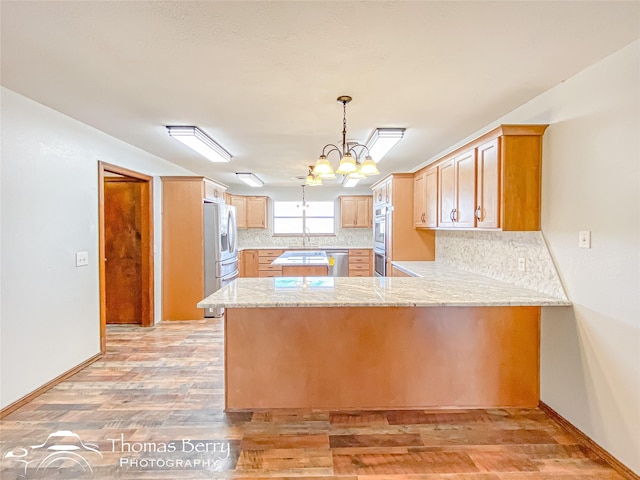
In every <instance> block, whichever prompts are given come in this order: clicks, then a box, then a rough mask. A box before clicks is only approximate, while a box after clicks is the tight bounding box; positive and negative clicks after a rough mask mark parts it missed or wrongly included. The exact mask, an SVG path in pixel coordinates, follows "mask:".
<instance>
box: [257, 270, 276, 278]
mask: <svg viewBox="0 0 640 480" xmlns="http://www.w3.org/2000/svg"><path fill="white" fill-rule="evenodd" d="M281 276H282V272H281V271H278V272H262V271H260V272H258V277H281Z"/></svg>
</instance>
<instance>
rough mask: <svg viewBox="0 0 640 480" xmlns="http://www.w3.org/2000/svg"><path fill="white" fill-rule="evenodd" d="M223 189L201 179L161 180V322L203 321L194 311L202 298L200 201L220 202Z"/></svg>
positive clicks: (202, 248)
mask: <svg viewBox="0 0 640 480" xmlns="http://www.w3.org/2000/svg"><path fill="white" fill-rule="evenodd" d="M224 188H226V187H224V186H223V185H221V184H218V183H216V182H212V181H210V180H208V179H205V178H204V177H162V319H163V320H198V319H202V318H204V310H203V309H201V308H197V307H196V304H197V303H198V302H199V301H200V300H202V297H203V296H204V218H203V200H204V199H207V200H215V201H223V199H224V190H223V189H224ZM215 191H217V192H218V193H217V195H216V194H215Z"/></svg>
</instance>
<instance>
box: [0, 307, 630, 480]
mask: <svg viewBox="0 0 640 480" xmlns="http://www.w3.org/2000/svg"><path fill="white" fill-rule="evenodd" d="M222 326H223V324H222V321H221V320H214V319H212V320H206V321H195V322H164V323H162V324H160V325H158V326H156V327H152V328H137V327H127V326H111V327H109V328H108V332H107V336H108V340H107V345H108V352H107V354H106V355H105V356H104V357H103V358H102V359H100V360H99V361H97V362H95V363H94V364H92V365H90V366H89V367H87V368H86V369H84V370H82V371H81V372H79V373H78V374H76V375H74V376H73V377H71V378H70V379H68V380H66V381H64V382H62V383H61V384H59V385H57V386H56V387H54V388H53V389H52V390H50V391H48V392H46V393H45V394H43V395H41V396H40V397H38V398H36V399H35V400H34V401H32V402H31V403H29V404H27V405H25V406H24V407H22V408H20V409H19V410H16V411H15V412H14V413H12V414H10V415H8V416H7V417H6V418H5V419H4V420H3V421H2V422H1V424H0V426H1V431H0V433H1V437H0V449H1V452H2V457H3V458H2V470H1V471H0V478H2V480H8V479H14V478H20V475H23V476H25V463H24V462H21V461H20V460H24V459H25V458H26V460H24V461H30V462H32V463H30V464H28V465H27V468H26V476H25V478H65V479H67V478H97V479H112V478H113V479H115V478H127V479H156V478H157V479H190V478H208V479H222V478H245V479H254V480H255V479H267V478H269V479H281V480H282V479H292V478H301V477H303V478H305V479H307V480H309V479H336V480H338V479H339V480H356V479H358V480H401V479H402V480H433V479H448V480H560V479H562V480H571V479H576V480H577V479H580V480H614V479H616V480H619V479H622V478H623V477H621V476H619V475H618V474H617V473H615V472H614V470H612V469H611V468H610V466H609V465H607V463H606V462H605V461H603V460H602V459H600V458H599V457H598V456H597V455H596V454H595V453H594V452H592V451H591V450H589V449H588V448H587V447H585V446H582V445H580V444H579V443H578V440H577V439H576V438H574V437H572V436H571V435H570V434H569V433H568V432H567V431H565V430H563V428H561V427H560V426H559V425H557V424H556V423H554V422H553V421H552V420H551V419H550V418H549V417H548V416H546V414H545V413H544V412H542V411H541V410H538V409H534V410H504V409H495V410H461V411H460V410H458V411H422V410H421V411H379V412H321V411H318V412H314V411H312V412H308V411H305V412H298V411H296V412H286V411H271V412H253V413H250V412H249V413H239V414H225V413H224V412H223V410H222V407H223V399H224V379H223V360H224V356H223V335H222ZM69 348H72V346H69ZM273 388H278V386H277V385H274V386H273ZM434 388H437V386H434ZM56 432H62V433H60V434H58V435H59V436H58V437H55V436H54V437H52V438H49V439H48V440H47V437H49V435H51V434H53V433H56ZM72 434H73V435H72ZM74 435H77V437H75V436H74ZM62 437H66V438H64V439H63V438H62ZM42 444H45V445H44V446H43V447H39V448H33V447H34V446H36V447H37V446H39V445H42ZM53 444H56V445H75V447H72V448H77V449H76V450H74V451H73V452H71V453H69V455H68V456H69V457H70V458H69V459H67V460H63V459H62V458H59V459H58V460H57V461H56V462H53V461H52V458H53V459H54V460H55V458H56V457H51V455H50V453H51V452H53V453H54V454H55V455H58V456H60V450H47V448H48V447H49V446H51V445H53ZM91 444H92V445H93V446H92V445H91ZM65 448H66V449H67V450H64V449H63V450H62V451H67V452H68V449H69V447H65ZM45 450H47V452H49V456H47V454H45V453H44V451H45ZM9 452H11V454H10V455H7V454H8V453H9ZM11 455H13V458H7V457H8V456H9V457H11ZM74 455H79V456H80V457H81V458H82V459H83V460H86V463H83V464H82V466H84V468H85V470H84V473H82V471H81V469H82V466H81V465H80V463H81V462H80V461H77V462H73V459H74V458H76V459H77V457H74ZM44 458H48V459H49V460H45V462H44V463H40V462H42V460H43V459H44ZM47 462H51V465H49V468H46V469H45V468H44V466H46V465H47ZM38 465H42V468H41V470H40V471H39V472H37V471H36V467H37V466H38ZM87 465H88V466H89V467H90V468H88V467H87Z"/></svg>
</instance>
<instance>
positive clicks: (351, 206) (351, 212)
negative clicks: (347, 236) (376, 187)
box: [340, 197, 357, 228]
mask: <svg viewBox="0 0 640 480" xmlns="http://www.w3.org/2000/svg"><path fill="white" fill-rule="evenodd" d="M356 216H357V204H356V199H355V197H340V225H341V226H342V228H353V227H356V226H357V224H356Z"/></svg>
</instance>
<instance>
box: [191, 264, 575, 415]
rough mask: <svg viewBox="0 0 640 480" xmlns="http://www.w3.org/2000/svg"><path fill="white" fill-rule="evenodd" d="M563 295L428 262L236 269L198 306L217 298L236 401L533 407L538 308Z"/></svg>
mask: <svg viewBox="0 0 640 480" xmlns="http://www.w3.org/2000/svg"><path fill="white" fill-rule="evenodd" d="M425 263H427V262H425ZM566 305H570V303H569V302H568V301H566V300H564V299H558V298H554V297H550V296H547V295H543V294H540V293H537V292H535V291H532V290H527V289H523V288H519V287H516V286H513V285H509V284H506V283H502V282H499V281H496V280H492V279H490V278H488V277H484V276H481V275H476V274H471V273H467V272H462V271H459V270H456V269H452V268H449V267H447V266H444V265H439V264H438V263H437V262H433V264H432V266H431V267H430V269H429V271H428V272H427V271H426V270H425V271H423V276H422V277H419V278H404V277H399V278H395V277H358V278H353V277H345V278H340V277H337V278H334V277H314V278H311V277H306V278H305V277H281V278H240V279H237V280H236V281H234V282H233V283H231V284H230V285H228V286H226V287H224V288H222V289H221V290H219V291H218V292H216V293H214V294H213V295H211V296H209V297H207V298H206V299H204V300H203V301H201V302H200V303H199V304H198V307H200V308H211V307H216V306H224V307H225V308H226V315H225V357H226V360H225V381H226V388H225V395H226V399H225V405H226V409H227V410H228V411H240V410H256V409H277V408H307V409H308V408H317V409H353V410H366V409H369V410H373V409H404V408H438V407H535V406H536V405H537V404H538V401H539V355H540V348H539V345H540V307H541V306H566Z"/></svg>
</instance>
